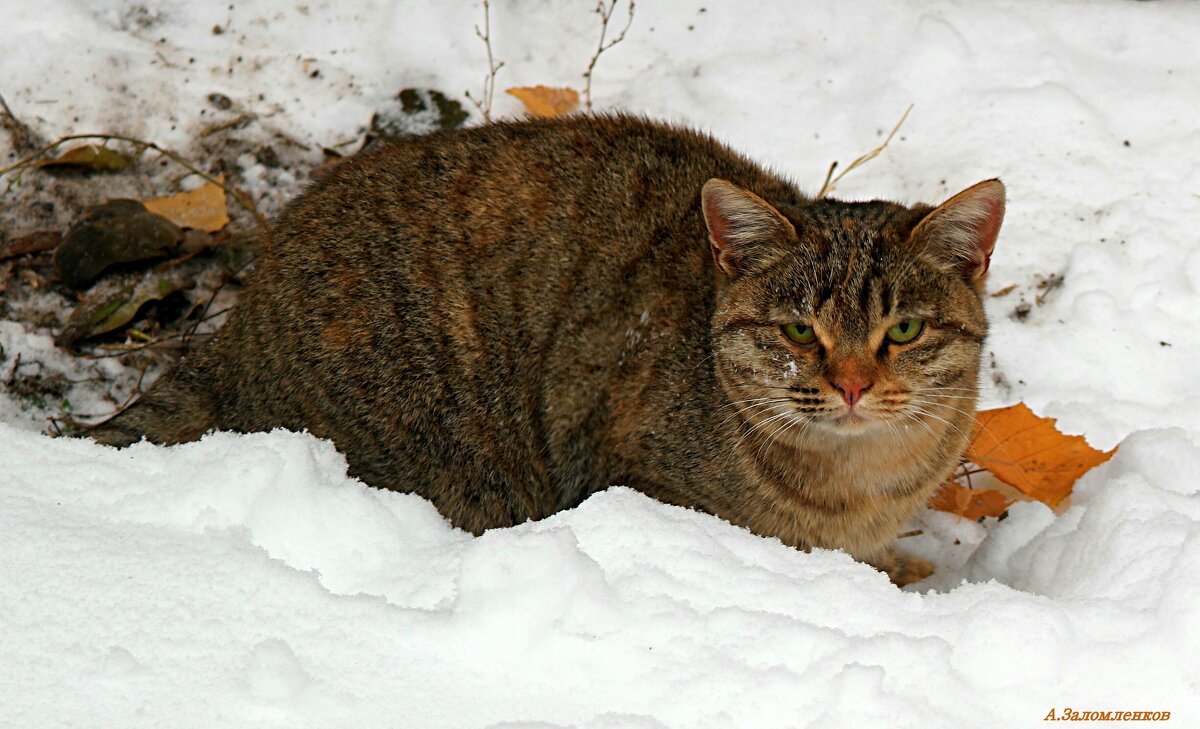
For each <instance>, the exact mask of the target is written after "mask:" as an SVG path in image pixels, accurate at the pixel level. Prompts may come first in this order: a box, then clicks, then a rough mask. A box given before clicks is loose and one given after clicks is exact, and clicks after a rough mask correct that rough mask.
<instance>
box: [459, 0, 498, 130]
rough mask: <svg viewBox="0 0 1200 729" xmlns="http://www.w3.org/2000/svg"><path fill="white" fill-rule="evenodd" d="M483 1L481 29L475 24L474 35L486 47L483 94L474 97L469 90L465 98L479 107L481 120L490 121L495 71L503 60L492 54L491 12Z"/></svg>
mask: <svg viewBox="0 0 1200 729" xmlns="http://www.w3.org/2000/svg"><path fill="white" fill-rule="evenodd" d="M482 2H483V30H480V29H479V26H478V25H477V26H475V35H477V36H479V39H480V40H481V41H483V45H484V46H485V47H486V48H487V60H488V72H487V76H485V77H484V79H483V96H482V98H479V99H476V98H475V97H474V96H472V95H471V92H470V91H467V92H466V95H467V100H469V101H470V102H471V103H472V104H474V105H475V108H476V109H479V113H480V114H483V120H484V121H485V122H490V121H491V120H492V98H493V97H494V96H495V93H496V72H497V71H499V70H500V69H501V68H503V67H504V61H497V60H496V59H495V57H494V56H493V55H492V22H491V12H490V8H489V6H488V0H482Z"/></svg>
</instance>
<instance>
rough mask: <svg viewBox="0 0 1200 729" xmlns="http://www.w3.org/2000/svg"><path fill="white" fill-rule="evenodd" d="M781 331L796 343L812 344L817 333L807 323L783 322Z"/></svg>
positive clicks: (815, 339)
mask: <svg viewBox="0 0 1200 729" xmlns="http://www.w3.org/2000/svg"><path fill="white" fill-rule="evenodd" d="M783 333H784V336H786V337H787V338H788V339H790V340H792V341H793V342H795V343H796V344H812V343H813V342H815V341H817V333H816V332H814V331H813V328H812V327H811V326H809V325H807V324H784V325H783Z"/></svg>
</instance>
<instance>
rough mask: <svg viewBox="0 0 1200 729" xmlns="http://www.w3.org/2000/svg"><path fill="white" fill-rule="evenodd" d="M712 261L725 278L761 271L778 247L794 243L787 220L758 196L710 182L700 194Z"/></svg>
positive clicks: (712, 180) (733, 186)
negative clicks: (723, 273)
mask: <svg viewBox="0 0 1200 729" xmlns="http://www.w3.org/2000/svg"><path fill="white" fill-rule="evenodd" d="M700 202H701V208H702V210H703V211H704V224H705V225H707V226H708V240H709V243H710V244H711V245H712V254H713V260H715V261H716V262H717V267H718V268H720V269H721V270H722V271H723V272H725V274H726V275H728V276H734V275H737V274H738V273H745V272H748V271H754V270H756V269H759V268H761V267H762V266H763V265H764V264H765V263H767V262H768V261H769V260H770V259H771V258H772V255H773V253H774V252H775V251H777V250H778V246H779V244H785V243H787V242H789V241H795V240H796V229H795V228H794V227H793V226H792V224H791V223H790V222H789V221H788V219H787V218H785V217H783V215H782V214H781V213H780V212H779V211H778V210H776V209H775V208H774V207H772V206H771V204H770V203H769V202H767V201H766V200H763V199H762V198H761V197H759V196H758V195H755V194H754V193H752V192H750V191H749V190H743V189H742V188H740V187H738V186H737V185H735V184H733V183H732V182H729V181H727V180H719V179H716V178H713V179H711V180H709V181H708V182H706V183H704V188H703V189H702V190H701V191H700Z"/></svg>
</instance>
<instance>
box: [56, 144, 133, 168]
mask: <svg viewBox="0 0 1200 729" xmlns="http://www.w3.org/2000/svg"><path fill="white" fill-rule="evenodd" d="M131 162H133V158H131V157H129V156H128V155H124V154H121V153H120V152H117V151H115V150H111V149H109V148H108V147H100V146H97V145H95V144H84V145H82V146H79V147H72V148H71V149H68V150H67V151H66V152H63V153H62V154H60V155H59V156H57V157H55V158H54V159H44V160H41V161H38V162H35V163H34V164H33V166H34V167H82V168H84V169H89V170H99V171H103V172H118V171H120V170H123V169H125V168H126V167H128V166H129V164H130V163H131Z"/></svg>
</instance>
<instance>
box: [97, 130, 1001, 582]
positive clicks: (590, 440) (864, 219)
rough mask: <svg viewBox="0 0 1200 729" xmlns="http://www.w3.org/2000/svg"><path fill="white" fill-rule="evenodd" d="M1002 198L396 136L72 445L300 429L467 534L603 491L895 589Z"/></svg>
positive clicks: (277, 231)
mask: <svg viewBox="0 0 1200 729" xmlns="http://www.w3.org/2000/svg"><path fill="white" fill-rule="evenodd" d="M706 183H707V184H706ZM702 191H703V194H702ZM1003 194H1004V193H1003V187H1002V186H1001V185H1000V183H999V182H998V181H989V182H985V183H981V184H980V185H977V186H975V187H974V188H971V189H970V190H968V191H966V192H964V193H962V194H960V195H959V196H958V197H956V198H955V199H953V200H951V201H950V202H948V203H946V204H945V205H943V206H942V207H940V208H938V209H937V211H936V212H934V209H933V208H932V207H929V206H925V205H917V206H915V207H905V206H902V205H897V204H894V203H889V202H879V201H876V202H865V203H843V202H837V201H833V200H820V201H813V200H811V199H809V198H806V197H805V196H804V195H803V194H801V193H800V192H799V190H798V189H797V188H796V187H795V186H794V185H792V184H790V183H788V182H786V181H785V180H783V179H781V178H780V177H778V176H776V175H774V174H772V173H770V172H767V171H766V170H764V169H763V168H762V167H760V166H759V165H756V164H754V163H752V162H750V161H748V160H746V159H744V158H743V157H741V156H739V155H737V154H735V153H733V152H731V151H730V150H729V149H727V148H726V147H724V146H722V145H720V144H718V143H716V142H715V141H713V140H712V139H711V138H709V137H707V136H705V135H702V134H699V133H696V132H692V131H688V130H683V129H678V128H674V127H670V126H667V125H663V124H658V123H652V122H647V121H644V120H640V119H635V118H628V117H575V118H570V119H565V120H553V121H529V122H519V123H502V124H492V125H487V126H483V127H477V128H474V129H469V130H465V131H458V132H448V133H439V134H432V135H429V136H425V137H420V138H414V139H412V140H409V141H406V142H404V143H402V144H399V145H396V146H392V147H389V148H385V149H382V150H380V151H377V152H374V153H371V154H366V155H362V156H360V157H358V158H356V159H353V160H350V161H348V162H346V163H343V164H341V165H340V166H338V167H337V168H336V169H335V170H334V171H333V172H332V173H331V174H330V175H329V176H328V177H327V178H326V179H324V180H322V181H321V182H320V183H318V184H316V185H315V186H313V187H312V189H310V190H308V191H307V192H306V193H305V194H303V195H302V196H301V197H300V198H299V199H297V200H296V201H295V202H293V203H292V204H291V206H290V207H289V208H288V210H287V211H286V212H285V213H284V214H283V216H282V217H281V218H280V220H279V221H278V223H277V224H276V226H275V227H274V229H273V231H272V242H271V245H270V247H269V248H268V249H267V250H266V251H265V252H264V253H263V255H262V256H261V258H260V259H259V261H258V264H257V269H256V270H255V272H254V274H253V280H252V282H251V284H250V286H249V287H248V288H247V290H246V291H245V293H244V294H243V295H242V297H241V300H240V302H239V304H238V306H237V308H236V310H235V312H234V313H233V315H232V317H231V318H230V320H229V322H228V324H227V325H226V326H225V327H224V328H223V329H222V330H221V331H220V332H219V333H218V334H217V335H216V336H215V337H214V338H213V339H212V340H211V341H210V342H209V343H208V344H206V345H202V346H201V347H200V348H199V349H197V350H195V351H193V352H191V353H189V354H187V355H186V356H185V357H184V358H183V359H182V360H181V361H180V362H179V364H178V365H177V366H176V367H175V369H174V370H173V371H172V372H170V373H169V374H168V375H167V376H165V377H164V378H163V380H162V381H161V382H159V383H158V384H157V385H156V386H155V387H154V388H153V389H151V390H150V391H149V392H148V393H147V395H146V396H145V397H144V398H143V399H142V400H141V402H139V403H138V404H136V405H135V406H134V407H132V408H130V409H129V410H127V411H125V412H124V413H122V414H120V415H119V416H118V417H116V418H115V419H114V420H112V421H110V422H109V423H107V424H105V425H104V426H101V427H100V428H99V429H98V430H97V431H95V433H94V437H95V438H96V439H97V440H100V441H102V442H106V443H110V444H116V445H125V444H129V443H132V442H134V441H136V440H138V439H140V438H142V437H143V436H144V437H145V438H147V439H149V440H151V441H154V442H159V443H178V442H181V441H187V440H194V439H197V438H199V437H200V436H201V435H202V434H204V433H205V432H207V431H209V430H212V429H227V430H236V431H259V430H267V429H271V428H276V427H283V428H290V429H293V430H308V431H310V432H312V433H313V434H315V435H318V436H321V437H324V438H330V439H332V440H333V442H334V443H335V444H336V445H337V447H338V448H339V449H340V450H341V451H342V452H343V453H345V454H346V458H347V460H348V461H349V463H350V470H351V473H352V474H354V475H356V476H359V477H361V478H362V479H363V480H365V481H366V482H368V483H370V484H372V485H374V486H377V487H381V488H389V489H398V490H403V491H414V492H416V493H418V494H421V495H422V496H425V497H427V498H428V499H430V500H431V501H432V502H433V503H434V504H435V505H436V506H437V508H438V509H439V510H440V511H441V512H442V513H443V514H444V515H445V516H447V517H448V518H449V519H450V520H451V521H453V523H455V524H456V525H458V526H461V527H463V528H465V529H468V530H470V531H473V532H480V531H482V530H484V529H488V528H491V527H501V526H508V525H511V524H517V523H520V522H522V521H525V520H527V519H539V518H542V517H545V516H548V515H550V514H553V513H554V512H557V511H559V510H561V509H566V508H570V507H572V506H574V505H576V504H578V503H579V502H580V501H581V500H582V499H584V498H586V497H587V496H588V495H589V494H591V493H593V492H594V491H596V490H598V489H603V488H605V487H607V486H609V485H610V484H626V485H628V486H631V487H633V488H636V489H638V490H640V491H642V492H644V493H646V494H649V495H651V496H653V497H655V498H658V499H661V500H663V501H666V502H670V503H674V504H680V505H683V506H689V507H693V508H697V509H702V510H704V511H707V512H710V513H713V514H717V515H719V516H721V517H723V518H725V519H728V520H729V521H731V522H733V523H735V524H740V525H744V526H746V527H749V528H750V529H751V530H753V531H755V532H757V533H759V534H763V535H769V536H776V537H779V538H780V539H781V540H783V541H784V542H785V543H787V544H791V545H794V546H796V547H799V548H809V547H813V546H817V547H826V548H841V549H844V550H846V551H847V552H849V553H850V554H851V555H853V556H855V557H856V558H859V559H862V560H866V561H869V562H871V563H872V564H875V565H877V566H879V567H881V568H882V569H885V570H889V571H890V572H891V573H892V576H893V578H894V579H896V580H897V581H898V582H904V581H908V580H911V579H919V577H921V576H923V574H925V573H926V572H927V569H926V567H925V565H923V564H921V563H919V562H915V561H903V560H902V561H900V562H897V561H895V559H894V558H893V555H892V551H891V547H890V545H891V542H892V540H893V538H894V537H895V536H896V534H897V532H898V530H899V529H900V528H901V526H902V525H903V524H904V522H905V521H906V520H908V519H909V518H910V517H911V516H912V515H913V513H914V512H915V511H916V510H917V509H918V508H919V507H920V506H921V505H923V504H924V503H925V502H926V500H927V499H928V498H929V496H930V495H931V493H932V492H933V490H934V489H935V488H936V487H937V486H938V485H939V484H940V483H941V482H942V481H943V480H944V479H945V478H946V476H947V475H948V474H949V473H950V471H951V469H952V468H953V467H954V466H955V465H956V464H957V462H958V459H959V456H960V454H961V453H962V452H963V450H964V448H965V446H966V439H967V433H968V432H969V431H970V428H971V423H972V415H971V413H972V412H973V409H974V404H975V397H976V380H977V377H978V371H979V356H980V344H981V342H982V341H983V338H984V335H985V333H986V329H987V324H986V320H985V318H984V313H983V306H982V304H981V299H980V292H981V289H982V278H983V274H984V272H985V271H986V268H987V259H988V257H989V256H990V254H991V247H992V244H993V243H994V241H995V236H996V233H997V232H998V228H999V224H1000V218H1001V217H1002V215H1003V204H1004V197H1003ZM706 218H707V227H706ZM905 317H919V318H922V319H924V320H926V321H927V322H928V323H927V329H926V330H925V332H924V333H923V334H922V335H921V336H920V337H919V338H918V340H917V341H915V342H914V343H912V344H910V345H902V346H893V345H888V344H886V343H883V332H884V331H885V330H886V329H887V328H888V327H889V326H891V325H892V324H895V323H896V322H897V321H900V320H903V319H904V318H905ZM801 322H802V323H811V324H813V326H814V327H815V328H816V330H817V334H818V335H819V336H820V343H819V344H818V345H817V346H815V347H808V348H805V347H799V346H797V345H794V344H792V343H791V342H790V340H788V339H787V338H786V337H785V336H784V335H783V334H782V333H781V330H780V327H781V325H785V324H789V323H801ZM847 382H851V387H852V389H853V388H857V389H856V390H855V393H856V395H857V396H858V397H859V398H861V399H860V400H859V401H858V402H857V404H856V405H855V406H854V409H853V412H852V413H849V414H848V409H849V408H848V405H847V404H846V403H847V402H849V401H850V400H851V399H852V397H851V396H850V395H847V394H845V393H847V392H849V390H847V389H846V383H847ZM854 383H857V384H854ZM859 390H861V392H859ZM757 398H770V399H757Z"/></svg>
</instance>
